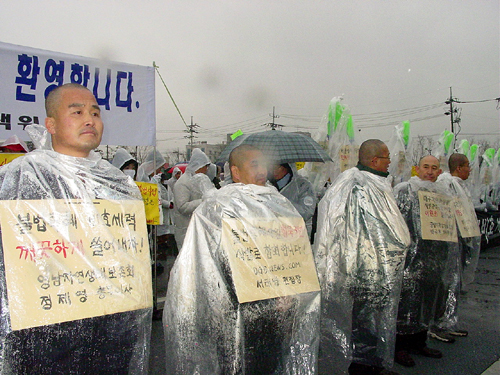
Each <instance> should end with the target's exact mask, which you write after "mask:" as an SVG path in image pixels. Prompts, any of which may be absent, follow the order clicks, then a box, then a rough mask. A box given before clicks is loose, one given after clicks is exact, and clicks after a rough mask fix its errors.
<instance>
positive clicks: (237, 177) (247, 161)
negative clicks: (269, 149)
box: [231, 150, 267, 186]
mask: <svg viewBox="0 0 500 375" xmlns="http://www.w3.org/2000/svg"><path fill="white" fill-rule="evenodd" d="M242 160H243V162H242V163H241V166H240V167H238V166H236V165H233V166H232V167H231V175H232V177H233V181H234V182H241V183H243V184H254V185H260V186H264V185H265V184H266V181H267V166H266V160H265V158H264V155H262V152H260V151H257V150H252V151H247V152H246V153H245V154H244V156H243V157H242Z"/></svg>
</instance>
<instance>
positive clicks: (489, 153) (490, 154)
mask: <svg viewBox="0 0 500 375" xmlns="http://www.w3.org/2000/svg"><path fill="white" fill-rule="evenodd" d="M495 152H496V151H495V149H494V148H489V149H487V150H486V151H485V152H484V155H486V157H487V158H488V159H489V160H493V158H494V157H495Z"/></svg>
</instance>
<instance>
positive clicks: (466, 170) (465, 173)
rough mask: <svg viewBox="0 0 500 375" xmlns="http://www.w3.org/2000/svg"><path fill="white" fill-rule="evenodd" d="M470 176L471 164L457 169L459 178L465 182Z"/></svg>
mask: <svg viewBox="0 0 500 375" xmlns="http://www.w3.org/2000/svg"><path fill="white" fill-rule="evenodd" d="M469 175H470V165H469V162H467V163H465V164H464V165H461V166H460V167H458V168H457V176H458V177H460V178H461V179H462V180H464V181H465V180H467V179H468V178H469Z"/></svg>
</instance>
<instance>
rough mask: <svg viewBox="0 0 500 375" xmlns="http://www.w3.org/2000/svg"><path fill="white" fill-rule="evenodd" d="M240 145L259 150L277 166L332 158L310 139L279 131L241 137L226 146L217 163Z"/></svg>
mask: <svg viewBox="0 0 500 375" xmlns="http://www.w3.org/2000/svg"><path fill="white" fill-rule="evenodd" d="M242 144H249V145H253V146H255V147H257V148H259V149H260V150H261V151H262V153H263V154H264V155H265V156H267V157H268V158H269V160H271V161H274V162H277V163H278V164H283V163H294V162H296V161H316V162H326V161H332V158H331V157H330V156H329V155H328V154H327V153H326V152H325V150H323V148H322V147H321V146H320V145H319V144H318V143H317V142H316V141H315V140H314V139H312V138H311V137H308V136H305V135H303V134H299V133H288V132H284V131H281V130H268V131H264V132H259V133H253V134H245V135H241V136H239V137H238V138H236V139H235V140H233V141H232V142H231V143H229V144H228V145H227V146H226V148H225V149H224V151H222V153H221V154H220V156H219V157H218V159H217V161H220V162H224V161H227V160H228V159H229V154H230V153H231V151H232V150H233V149H234V148H235V147H237V146H239V145H242Z"/></svg>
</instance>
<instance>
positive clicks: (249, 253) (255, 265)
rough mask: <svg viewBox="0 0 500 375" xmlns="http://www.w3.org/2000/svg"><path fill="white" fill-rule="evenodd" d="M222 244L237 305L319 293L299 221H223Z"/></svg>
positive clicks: (312, 262)
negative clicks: (300, 294)
mask: <svg viewBox="0 0 500 375" xmlns="http://www.w3.org/2000/svg"><path fill="white" fill-rule="evenodd" d="M221 241H222V247H223V249H224V250H225V251H226V252H227V256H228V258H229V264H230V267H231V273H232V276H233V282H234V285H235V288H236V295H237V297H238V302H239V303H244V302H250V301H258V300H264V299H269V298H275V297H284V296H290V295H295V294H299V293H306V292H311V291H318V290H319V289H320V287H319V283H318V277H317V275H316V267H315V265H314V260H313V255H312V251H311V245H310V243H309V237H308V236H307V230H306V228H305V225H304V221H303V220H302V219H301V218H280V219H279V220H266V219H251V218H249V219H245V220H239V219H230V218H225V219H223V222H222V240H221Z"/></svg>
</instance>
